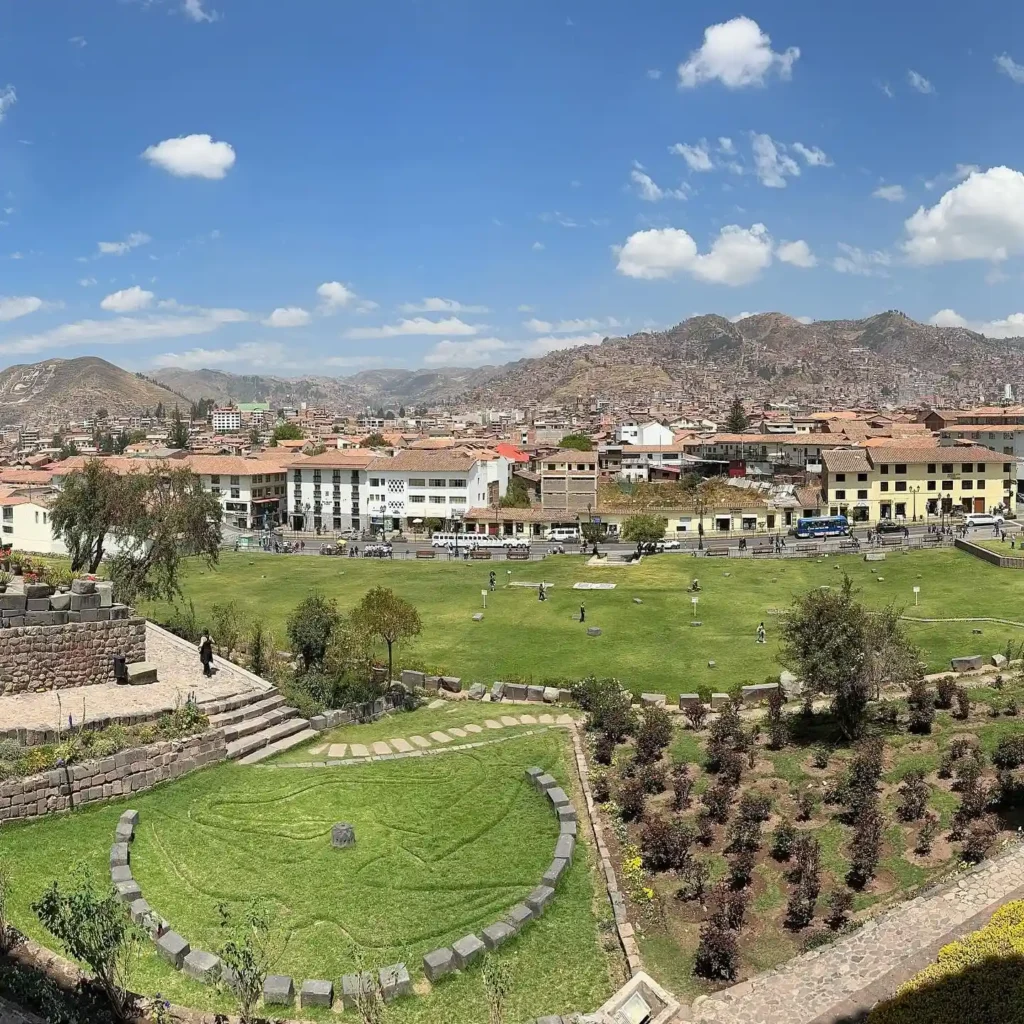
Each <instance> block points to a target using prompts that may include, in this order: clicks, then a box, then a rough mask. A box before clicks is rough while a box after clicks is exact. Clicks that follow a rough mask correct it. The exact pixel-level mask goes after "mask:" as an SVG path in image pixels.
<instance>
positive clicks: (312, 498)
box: [285, 448, 376, 532]
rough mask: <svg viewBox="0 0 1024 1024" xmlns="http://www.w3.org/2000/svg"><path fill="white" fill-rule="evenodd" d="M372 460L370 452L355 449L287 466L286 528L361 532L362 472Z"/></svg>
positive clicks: (315, 457) (363, 518)
mask: <svg viewBox="0 0 1024 1024" xmlns="http://www.w3.org/2000/svg"><path fill="white" fill-rule="evenodd" d="M375 458H376V455H375V453H374V452H370V451H366V450H364V449H361V448H355V449H348V450H334V451H327V452H324V453H323V454H322V455H313V456H310V457H309V458H308V459H295V460H293V461H291V462H289V463H288V464H287V478H288V485H287V486H288V496H287V506H286V507H287V512H286V517H285V518H286V521H287V523H288V525H289V526H291V528H292V529H293V530H316V529H321V530H354V531H356V532H358V531H360V530H362V529H363V528H364V526H365V523H366V518H365V517H366V513H365V511H364V508H363V506H364V501H365V493H366V487H365V484H366V474H365V469H366V466H367V465H368V464H369V463H370V462H371V461H372V460H373V459H375Z"/></svg>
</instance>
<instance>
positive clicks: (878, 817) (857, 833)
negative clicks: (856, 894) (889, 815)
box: [846, 798, 884, 889]
mask: <svg viewBox="0 0 1024 1024" xmlns="http://www.w3.org/2000/svg"><path fill="white" fill-rule="evenodd" d="M883 831H884V822H883V819H882V812H881V811H880V810H879V808H878V800H877V798H876V799H875V801H874V802H873V803H871V804H865V805H864V806H863V807H861V809H860V813H859V814H858V816H857V821H856V824H855V825H854V832H853V838H852V839H851V840H850V846H849V855H850V870H849V873H848V874H847V876H846V880H847V883H848V884H849V885H850V886H852V887H853V888H855V889H862V888H863V887H864V886H865V885H867V883H868V882H869V881H870V880H871V879H872V878H874V876H875V870H876V869H877V867H878V860H879V858H880V857H881V854H882V837H883Z"/></svg>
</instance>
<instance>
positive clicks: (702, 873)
mask: <svg viewBox="0 0 1024 1024" xmlns="http://www.w3.org/2000/svg"><path fill="white" fill-rule="evenodd" d="M710 878H711V865H710V864H708V862H707V861H706V860H698V859H697V858H696V857H689V858H687V860H686V862H685V863H684V864H683V865H682V867H681V868H680V869H679V882H680V885H679V888H678V889H677V890H676V899H678V900H684V901H686V900H699V899H703V898H704V893H705V892H707V887H708V881H709V880H710Z"/></svg>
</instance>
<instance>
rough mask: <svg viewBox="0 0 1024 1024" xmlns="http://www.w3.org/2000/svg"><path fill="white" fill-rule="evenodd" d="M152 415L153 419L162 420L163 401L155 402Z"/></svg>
mask: <svg viewBox="0 0 1024 1024" xmlns="http://www.w3.org/2000/svg"><path fill="white" fill-rule="evenodd" d="M153 417H154V418H155V419H158V420H162V419H163V418H164V403H163V402H157V403H156V409H155V410H154V412H153Z"/></svg>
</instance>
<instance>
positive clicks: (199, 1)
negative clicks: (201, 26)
mask: <svg viewBox="0 0 1024 1024" xmlns="http://www.w3.org/2000/svg"><path fill="white" fill-rule="evenodd" d="M181 10H182V13H184V15H185V17H186V18H189V19H190V20H192V21H195V22H204V21H205V22H212V21H219V20H220V15H219V14H218V13H217V12H216V11H205V10H203V0H184V2H183V3H182V5H181Z"/></svg>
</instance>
